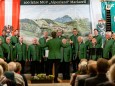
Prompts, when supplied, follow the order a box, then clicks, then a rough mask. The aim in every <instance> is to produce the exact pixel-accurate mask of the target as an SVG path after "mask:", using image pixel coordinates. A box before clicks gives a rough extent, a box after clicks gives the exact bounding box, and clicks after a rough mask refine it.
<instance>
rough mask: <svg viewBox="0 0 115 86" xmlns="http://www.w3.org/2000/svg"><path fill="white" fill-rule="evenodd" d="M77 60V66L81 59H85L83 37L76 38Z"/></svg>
mask: <svg viewBox="0 0 115 86" xmlns="http://www.w3.org/2000/svg"><path fill="white" fill-rule="evenodd" d="M76 53H77V60H78V64H79V61H80V60H81V59H85V58H86V45H85V44H84V43H83V37H81V36H79V37H78V47H77V51H76Z"/></svg>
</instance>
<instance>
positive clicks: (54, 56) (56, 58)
mask: <svg viewBox="0 0 115 86" xmlns="http://www.w3.org/2000/svg"><path fill="white" fill-rule="evenodd" d="M51 36H52V39H50V40H49V41H48V42H47V43H46V47H48V49H49V54H48V68H49V70H48V71H47V73H46V74H47V75H50V74H52V68H53V64H54V66H55V78H54V82H58V80H57V78H58V73H59V71H58V70H59V66H60V60H61V47H67V46H68V45H67V44H66V40H63V41H61V40H60V39H59V38H57V37H56V32H52V33H51Z"/></svg>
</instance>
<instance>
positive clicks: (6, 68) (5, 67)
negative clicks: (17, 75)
mask: <svg viewBox="0 0 115 86" xmlns="http://www.w3.org/2000/svg"><path fill="white" fill-rule="evenodd" d="M0 65H1V66H2V68H3V71H4V72H6V71H8V65H7V63H6V62H0Z"/></svg>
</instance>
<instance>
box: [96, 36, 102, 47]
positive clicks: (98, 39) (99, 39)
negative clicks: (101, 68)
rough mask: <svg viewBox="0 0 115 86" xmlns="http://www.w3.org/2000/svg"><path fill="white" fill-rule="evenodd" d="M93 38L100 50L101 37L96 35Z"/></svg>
mask: <svg viewBox="0 0 115 86" xmlns="http://www.w3.org/2000/svg"><path fill="white" fill-rule="evenodd" d="M94 38H96V40H97V44H98V46H99V48H101V47H102V36H101V35H97V36H94Z"/></svg>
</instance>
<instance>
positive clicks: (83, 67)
mask: <svg viewBox="0 0 115 86" xmlns="http://www.w3.org/2000/svg"><path fill="white" fill-rule="evenodd" d="M87 76H88V75H87V60H81V62H80V63H79V65H78V71H77V73H73V74H72V76H71V80H70V85H71V86H75V85H76V84H77V81H78V79H80V78H83V77H87Z"/></svg>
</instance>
